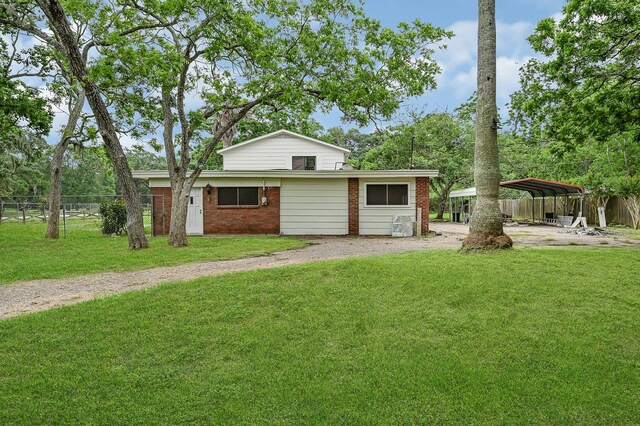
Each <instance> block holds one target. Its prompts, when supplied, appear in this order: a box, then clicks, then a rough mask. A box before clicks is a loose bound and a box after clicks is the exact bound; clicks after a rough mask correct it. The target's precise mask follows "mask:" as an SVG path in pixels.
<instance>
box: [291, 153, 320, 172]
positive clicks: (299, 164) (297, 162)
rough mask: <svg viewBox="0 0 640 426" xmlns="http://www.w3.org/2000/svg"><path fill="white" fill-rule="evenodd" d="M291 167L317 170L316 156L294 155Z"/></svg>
mask: <svg viewBox="0 0 640 426" xmlns="http://www.w3.org/2000/svg"><path fill="white" fill-rule="evenodd" d="M291 169H293V170H315V169H316V157H315V156H306V157H305V156H293V157H292V158H291Z"/></svg>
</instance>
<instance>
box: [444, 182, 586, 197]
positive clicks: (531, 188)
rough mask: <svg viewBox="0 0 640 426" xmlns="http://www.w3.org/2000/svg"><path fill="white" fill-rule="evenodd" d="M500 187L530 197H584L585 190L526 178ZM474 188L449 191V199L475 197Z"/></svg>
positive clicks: (566, 184) (575, 186)
mask: <svg viewBox="0 0 640 426" xmlns="http://www.w3.org/2000/svg"><path fill="white" fill-rule="evenodd" d="M500 186H501V187H503V188H510V189H518V190H520V191H526V192H528V193H529V194H531V196H532V197H534V198H535V197H554V196H558V195H573V194H576V195H584V193H585V189H584V188H583V187H581V186H577V185H571V184H568V183H562V182H555V181H552V180H545V179H538V178H526V179H518V180H510V181H507V182H500ZM475 196H476V189H475V188H465V189H458V190H456V191H451V194H450V195H449V197H451V198H460V197H475Z"/></svg>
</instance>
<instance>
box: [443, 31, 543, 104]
mask: <svg viewBox="0 0 640 426" xmlns="http://www.w3.org/2000/svg"><path fill="white" fill-rule="evenodd" d="M477 25H478V24H477V21H458V22H455V23H454V24H453V25H451V26H450V27H448V28H447V29H448V30H450V31H453V32H454V34H455V35H454V37H453V38H452V39H451V40H450V41H449V42H448V43H447V50H446V51H442V52H438V53H437V56H436V59H437V61H438V64H439V65H440V67H441V69H442V74H441V75H440V76H439V77H438V86H439V87H440V88H442V90H443V91H446V92H448V93H450V94H452V95H453V99H450V105H452V106H455V105H458V104H459V103H461V102H463V101H465V100H466V99H467V98H468V97H469V96H471V94H472V93H473V92H474V91H475V90H476V70H477V67H476V62H477V37H478V35H477V31H478V30H477V28H478V27H477ZM496 25H497V27H496V28H497V32H496V42H497V46H496V49H497V55H498V57H497V59H496V67H497V88H496V89H497V98H498V105H500V106H502V105H504V104H505V103H507V102H508V101H509V97H510V95H511V93H513V92H514V91H515V90H517V89H518V87H519V69H520V67H521V66H522V65H523V64H524V63H525V62H526V61H528V60H529V58H531V57H532V55H533V53H532V51H531V49H530V47H529V43H528V41H527V37H528V36H529V35H530V34H531V33H532V32H533V29H534V24H532V23H530V22H525V21H517V22H513V23H509V22H502V21H498V22H497V23H496Z"/></svg>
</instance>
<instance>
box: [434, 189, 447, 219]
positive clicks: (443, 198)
mask: <svg viewBox="0 0 640 426" xmlns="http://www.w3.org/2000/svg"><path fill="white" fill-rule="evenodd" d="M446 208H447V194H441V195H440V197H438V214H437V215H436V220H444V211H445V209H446Z"/></svg>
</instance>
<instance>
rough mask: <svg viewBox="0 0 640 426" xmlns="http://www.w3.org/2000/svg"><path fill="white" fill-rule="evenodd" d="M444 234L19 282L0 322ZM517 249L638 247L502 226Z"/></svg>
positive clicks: (430, 241)
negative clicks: (131, 293) (166, 285)
mask: <svg viewBox="0 0 640 426" xmlns="http://www.w3.org/2000/svg"><path fill="white" fill-rule="evenodd" d="M431 229H432V230H435V231H438V232H440V233H441V234H442V235H440V236H437V237H433V238H415V237H412V238H387V237H380V238H373V237H320V238H305V240H306V241H309V242H310V243H311V245H309V246H308V247H306V248H303V249H297V250H289V251H283V252H276V253H273V254H271V255H268V256H262V257H249V258H244V259H236V260H224V261H214V262H199V263H188V264H183V265H178V266H167V267H158V268H151V269H144V270H138V271H132V272H106V273H100V274H91V275H82V276H78V277H72V278H62V279H50V280H34V281H21V282H17V283H14V284H9V285H3V286H0V318H7V317H12V316H16V315H20V314H23V313H27V312H35V311H42V310H45V309H50V308H54V307H56V306H64V305H72V304H75V303H80V302H84V301H87V300H91V299H96V298H100V297H105V296H109V295H112V294H116V293H122V292H125V291H135V290H141V289H145V288H149V287H154V286H157V285H159V284H163V283H168V282H175V281H189V280H193V279H195V278H199V277H205V276H216V275H222V274H226V273H230V272H239V271H251V270H255V269H270V268H277V267H279V266H285V265H295V264H300V263H308V262H315V261H320V260H328V259H344V258H349V257H365V256H376V255H383V254H388V253H404V252H408V251H414V250H424V249H435V248H459V247H460V244H461V243H460V241H461V240H462V239H463V238H464V236H465V235H466V234H467V232H468V227H467V226H466V225H457V224H449V223H432V224H431ZM505 231H506V232H507V233H508V234H510V235H512V238H513V240H514V242H515V243H516V244H517V245H530V246H557V245H602V244H607V245H608V246H610V247H611V246H625V247H629V246H635V247H640V240H635V241H628V240H625V239H624V238H618V237H615V236H611V237H589V236H578V235H570V234H566V231H563V230H562V229H558V228H554V227H530V228H521V227H518V228H505Z"/></svg>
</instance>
